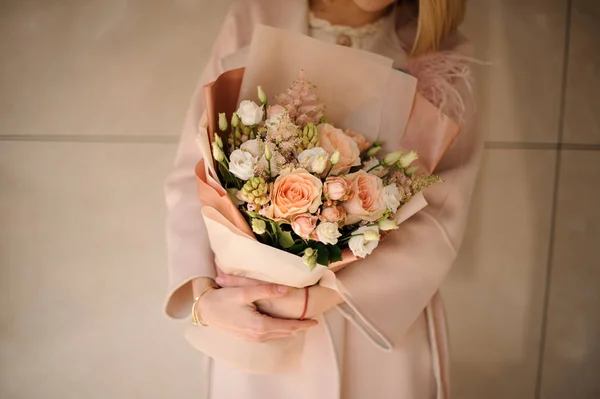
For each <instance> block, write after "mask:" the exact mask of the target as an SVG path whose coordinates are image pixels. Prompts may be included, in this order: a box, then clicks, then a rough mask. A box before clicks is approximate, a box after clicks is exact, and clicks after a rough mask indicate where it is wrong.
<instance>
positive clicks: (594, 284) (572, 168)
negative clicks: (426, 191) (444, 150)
mask: <svg viewBox="0 0 600 399" xmlns="http://www.w3.org/2000/svg"><path fill="white" fill-rule="evenodd" d="M229 3H230V1H223V0H220V1H216V0H215V1H208V0H174V1H171V2H166V1H155V0H129V1H126V0H102V1H99V0H94V1H86V2H82V1H80V0H60V1H47V0H27V1H18V0H4V1H0V54H1V55H2V58H0V220H1V223H0V397H2V398H61V399H63V398H133V397H143V398H167V397H177V398H196V397H198V392H199V389H200V387H201V386H202V385H203V381H201V380H200V379H199V374H200V369H201V365H202V359H201V357H200V356H199V355H198V354H197V353H195V352H194V351H193V350H191V349H190V348H189V347H188V346H187V344H186V343H185V342H184V341H183V338H182V337H181V334H180V329H181V326H180V325H177V324H172V323H168V322H166V321H165V319H164V318H163V316H162V314H161V302H162V300H163V294H164V286H165V278H166V272H165V266H164V263H165V257H166V256H165V249H164V243H163V242H164V237H163V223H162V220H163V216H164V206H163V202H162V191H161V190H162V187H161V185H162V181H163V179H164V177H165V176H166V174H167V173H168V171H169V169H170V166H171V162H172V158H173V156H174V151H175V147H176V144H175V143H176V140H177V134H178V133H179V127H180V126H181V123H182V120H183V116H184V112H185V109H186V106H187V102H188V99H189V96H190V94H191V90H192V89H193V86H194V84H195V82H196V78H197V77H198V74H199V71H200V69H201V68H202V65H203V63H204V62H205V60H206V57H207V54H208V52H209V50H210V46H211V44H212V41H213V40H214V37H215V35H216V33H217V30H218V27H219V25H220V22H221V21H222V17H223V15H224V12H225V10H226V8H227V6H228V4H229ZM598 21H600V3H599V2H598V1H597V0H571V1H569V0H471V1H470V11H469V15H468V21H467V24H466V26H465V31H466V32H467V33H468V34H469V35H470V37H471V38H472V39H473V41H474V42H475V45H476V46H477V48H478V53H477V56H478V58H480V59H481V60H483V61H486V62H489V63H490V65H489V66H482V67H479V68H478V75H479V101H478V104H479V107H480V115H481V123H480V125H481V128H482V129H483V131H484V132H485V134H486V137H487V140H488V141H487V144H486V147H487V148H486V153H485V158H484V162H483V166H482V169H481V173H480V184H479V186H478V188H477V191H476V193H475V196H474V201H473V205H472V212H471V219H470V224H469V229H468V233H467V237H466V240H465V243H464V246H463V248H462V251H461V254H460V259H459V261H458V262H457V263H456V265H455V267H454V269H453V270H452V272H451V274H450V276H449V277H448V280H447V282H446V283H445V285H444V287H443V293H444V295H445V297H446V300H447V307H448V310H449V313H450V328H451V344H452V355H453V356H452V363H453V364H452V365H453V391H454V393H455V395H454V397H456V398H461V399H481V398H486V399H504V398H511V399H513V398H519V399H520V398H537V397H539V398H543V399H562V398H569V399H588V398H590V399H591V398H597V397H600V382H599V381H600V379H599V378H598V376H599V375H600V374H599V373H600V371H599V370H600V344H598V342H599V338H600V316H599V315H600V311H599V308H600V293H599V292H600V291H599V290H598V288H599V287H600V249H599V245H598V244H599V243H600V212H599V211H598V210H597V204H598V200H597V196H598V195H600V191H599V190H598V183H600V172H599V171H600V116H599V115H600V55H599V54H600V51H599V50H600V29H599V28H598V25H599V24H598Z"/></svg>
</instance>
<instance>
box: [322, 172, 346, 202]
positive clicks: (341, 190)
mask: <svg viewBox="0 0 600 399" xmlns="http://www.w3.org/2000/svg"><path fill="white" fill-rule="evenodd" d="M323 193H324V194H325V198H327V199H328V200H331V201H347V200H349V199H350V197H351V196H352V190H350V183H349V182H348V180H346V179H344V178H343V177H340V176H332V177H328V178H327V179H326V180H325V183H324V184H323Z"/></svg>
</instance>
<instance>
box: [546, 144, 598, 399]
mask: <svg viewBox="0 0 600 399" xmlns="http://www.w3.org/2000/svg"><path fill="white" fill-rule="evenodd" d="M599 182H600V152H595V151H594V152H591V151H590V152H587V151H578V152H574V151H565V152H564V153H563V155H562V161H561V170H560V186H559V192H558V208H557V213H556V227H555V244H554V250H553V257H552V274H551V285H550V301H549V307H548V323H547V324H548V326H547V333H546V347H545V356H544V363H543V374H542V395H541V397H542V398H543V399H559V398H560V399H562V398H569V399H588V398H599V397H600V379H599V378H598V377H599V370H600V342H599V339H600V312H599V311H598V309H600V246H599V245H598V244H599V243H600V212H599V211H598V196H600V188H599V185H598V183H599Z"/></svg>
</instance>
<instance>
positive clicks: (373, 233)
mask: <svg viewBox="0 0 600 399" xmlns="http://www.w3.org/2000/svg"><path fill="white" fill-rule="evenodd" d="M363 237H364V238H365V241H379V239H380V238H381V235H380V234H379V231H377V230H366V231H365V232H364V233H363Z"/></svg>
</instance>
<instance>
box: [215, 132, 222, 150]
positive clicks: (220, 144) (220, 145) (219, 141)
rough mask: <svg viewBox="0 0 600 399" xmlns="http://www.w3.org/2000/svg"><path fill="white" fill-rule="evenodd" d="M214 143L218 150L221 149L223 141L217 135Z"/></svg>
mask: <svg viewBox="0 0 600 399" xmlns="http://www.w3.org/2000/svg"><path fill="white" fill-rule="evenodd" d="M214 142H215V143H217V145H218V146H219V148H223V140H222V139H221V136H219V135H218V134H217V133H215V139H214Z"/></svg>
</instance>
